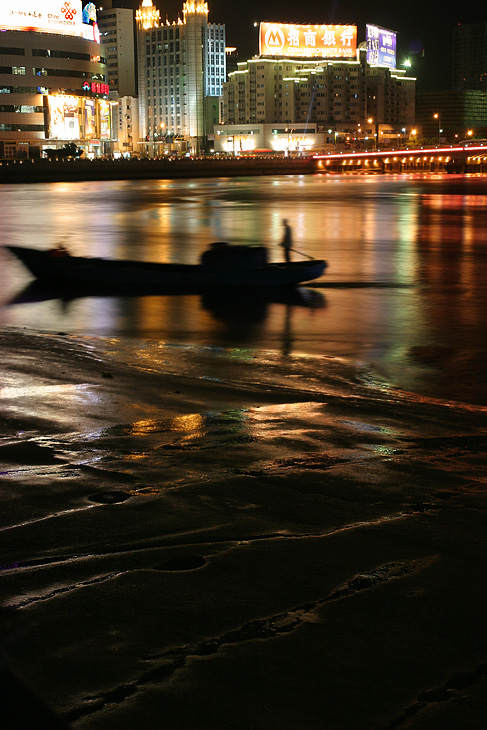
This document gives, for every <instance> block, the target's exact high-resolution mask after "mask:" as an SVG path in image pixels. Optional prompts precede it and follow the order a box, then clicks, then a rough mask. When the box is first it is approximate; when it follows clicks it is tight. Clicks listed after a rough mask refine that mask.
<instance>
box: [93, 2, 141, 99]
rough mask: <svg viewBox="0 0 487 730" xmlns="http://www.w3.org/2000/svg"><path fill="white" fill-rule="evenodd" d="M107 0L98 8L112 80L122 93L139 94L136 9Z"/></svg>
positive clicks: (110, 82) (116, 88) (103, 42)
mask: <svg viewBox="0 0 487 730" xmlns="http://www.w3.org/2000/svg"><path fill="white" fill-rule="evenodd" d="M114 5H115V3H114V2H112V0H104V2H103V8H102V9H100V10H99V11H98V26H99V29H100V43H101V47H102V49H103V55H104V56H105V58H106V60H107V67H108V83H109V84H110V90H111V91H117V92H118V94H119V96H136V95H137V84H136V67H135V56H136V54H135V25H134V11H133V10H130V9H129V8H117V7H113V6H114Z"/></svg>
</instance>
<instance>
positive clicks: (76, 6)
mask: <svg viewBox="0 0 487 730" xmlns="http://www.w3.org/2000/svg"><path fill="white" fill-rule="evenodd" d="M0 30H30V31H32V30H33V31H37V32H40V33H61V34H63V35H72V36H78V37H79V38H82V37H83V10H82V7H81V0H10V2H9V1H8V0H1V2H0Z"/></svg>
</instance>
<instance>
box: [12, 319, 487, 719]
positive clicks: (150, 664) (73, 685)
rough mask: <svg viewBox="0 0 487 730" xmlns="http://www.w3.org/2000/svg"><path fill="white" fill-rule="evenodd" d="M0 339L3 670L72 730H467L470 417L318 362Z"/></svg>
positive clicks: (471, 663) (472, 525)
mask: <svg viewBox="0 0 487 730" xmlns="http://www.w3.org/2000/svg"><path fill="white" fill-rule="evenodd" d="M0 342H1V345H2V355H3V357H2V372H3V378H2V387H1V390H0V395H1V401H0V420H1V423H2V440H1V442H0V461H1V462H2V475H1V477H0V489H1V495H2V496H1V501H2V510H1V518H0V519H1V565H2V573H1V581H0V598H1V602H2V605H3V606H5V607H10V608H11V609H12V610H13V611H14V615H15V619H16V620H17V619H18V620H19V622H20V624H21V626H22V627H23V630H21V631H19V634H18V636H16V637H15V640H14V641H13V643H12V645H11V647H10V649H9V655H10V660H11V667H12V668H13V670H15V672H16V673H17V674H18V676H19V677H21V679H22V681H23V682H25V683H27V684H28V685H29V686H30V687H32V688H34V689H35V691H36V692H37V693H38V695H39V696H40V697H41V698H42V699H43V700H44V701H45V702H46V703H47V704H48V705H49V706H50V707H51V708H53V710H54V711H55V713H56V714H57V715H58V716H59V717H61V718H63V719H65V720H66V721H67V722H68V723H69V724H70V726H72V727H73V728H79V730H81V729H83V730H85V729H86V730H88V729H89V730H95V729H96V730H98V729H100V730H101V729H103V730H111V729H112V728H117V730H132V729H133V728H135V727H143V728H145V729H146V730H151V729H152V728H154V729H155V728H160V727H164V728H168V729H170V730H206V728H208V729H210V728H211V730H228V728H232V730H240V729H242V730H243V729H244V728H245V729H249V728H253V729H254V730H257V729H259V730H271V729H274V728H280V729H283V730H305V729H313V730H314V729H315V728H316V730H318V729H319V730H323V728H330V729H333V730H342V729H343V730H353V729H355V728H356V729H357V730H364V729H371V728H396V727H397V728H433V727H441V728H442V730H444V729H445V728H462V729H463V728H478V727H481V726H482V723H483V718H484V716H485V712H486V709H487V707H486V705H487V702H486V699H485V698H486V696H487V695H486V691H485V690H486V688H487V663H486V662H487V646H486V644H487V640H486V638H485V628H484V618H483V617H484V612H485V610H484V608H485V598H486V596H487V586H486V578H485V575H486V574H487V571H486V565H485V563H486V557H485V556H486V554H487V551H486V549H485V548H486V544H485V543H486V537H485V524H484V523H485V508H486V499H485V464H486V453H485V452H486V448H485V447H486V442H487V433H486V427H485V409H483V408H481V407H470V406H468V405H462V404H453V403H446V402H441V401H433V400H431V399H427V398H420V397H418V396H414V395H413V394H408V393H403V392H401V391H394V390H391V389H389V388H387V386H386V385H385V384H383V383H381V382H380V381H379V380H378V379H376V378H375V376H374V374H373V373H370V372H369V371H366V370H365V369H363V368H360V367H358V366H356V365H354V364H352V363H347V362H344V361H340V360H338V359H332V358H324V357H310V356H300V355H299V354H295V355H290V356H285V355H281V354H279V353H276V352H264V351H261V352H259V351H251V350H241V349H240V350H238V349H223V348H204V347H190V346H184V345H180V346H174V345H170V344H167V343H163V342H159V341H157V342H156V341H154V342H149V341H146V342H142V341H136V340H125V341H121V340H114V339H92V338H81V337H78V338H77V337H74V336H66V335H62V334H57V335H52V334H51V335H47V334H42V333H35V332H32V331H27V330H25V331H19V330H15V329H9V328H4V329H3V330H2V331H1V332H0ZM19 710H20V711H21V710H22V706H21V705H19ZM6 727H10V726H8V725H7V726H6ZM12 727H15V725H12ZM19 727H21V725H20V726H19Z"/></svg>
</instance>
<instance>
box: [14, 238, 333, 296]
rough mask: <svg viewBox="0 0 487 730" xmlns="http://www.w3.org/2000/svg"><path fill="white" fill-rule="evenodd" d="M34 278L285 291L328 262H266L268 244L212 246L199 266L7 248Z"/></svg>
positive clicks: (316, 275) (122, 287)
mask: <svg viewBox="0 0 487 730" xmlns="http://www.w3.org/2000/svg"><path fill="white" fill-rule="evenodd" d="M6 248H7V250H9V251H10V252H11V253H12V254H14V256H16V257H17V258H18V259H19V260H20V261H21V262H22V263H23V264H24V266H25V267H26V268H27V269H29V271H30V272H31V274H32V275H33V276H34V277H35V278H36V279H40V280H43V281H47V282H51V283H62V284H63V286H65V285H66V284H72V285H76V286H96V287H97V288H103V287H106V288H107V289H112V290H113V289H114V288H116V289H119V290H120V292H123V291H126V292H127V293H130V290H131V289H132V288H133V287H135V288H138V289H141V288H142V289H143V290H145V291H149V290H151V291H157V290H160V291H164V290H165V289H167V288H171V289H173V290H175V291H177V290H178V289H181V290H184V289H186V290H187V289H189V288H199V289H205V288H215V287H276V286H277V287H283V286H294V285H297V284H301V283H303V282H306V281H312V280H313V279H317V278H319V277H320V276H321V275H322V274H323V272H324V271H325V269H326V266H327V264H326V262H325V261H322V260H318V259H316V260H315V259H311V260H307V261H295V262H290V263H284V262H283V263H275V264H269V263H268V262H267V249H266V248H265V247H264V246H230V245H229V244H227V243H213V244H212V245H211V247H210V249H208V250H207V251H205V252H204V253H203V255H202V256H201V260H200V263H199V264H165V263H146V262H143V261H124V260H113V259H104V258H95V257H93V258H90V257H84V256H71V255H70V253H69V252H68V251H67V250H66V249H64V248H63V247H61V246H59V247H57V248H52V249H49V250H47V251H42V250H39V249H34V248H26V247H20V246H7V247H6Z"/></svg>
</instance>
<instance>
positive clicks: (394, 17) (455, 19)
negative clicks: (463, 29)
mask: <svg viewBox="0 0 487 730" xmlns="http://www.w3.org/2000/svg"><path fill="white" fill-rule="evenodd" d="M115 4H116V0H115V2H114V5H115ZM118 4H119V5H122V4H123V5H125V7H132V8H134V9H135V8H137V7H138V6H139V5H140V4H141V0H120V2H119V3H118ZM153 4H154V5H155V6H156V7H157V8H158V9H159V10H160V13H161V20H162V21H163V20H164V19H165V18H166V16H167V18H168V19H169V21H172V20H175V19H176V18H177V16H178V13H180V12H181V10H182V6H183V0H169V2H162V0H153ZM208 7H209V21H210V22H211V23H223V24H225V27H226V37H227V45H229V46H235V47H236V48H237V53H238V55H239V57H240V58H241V59H242V60H244V59H246V58H250V57H252V56H255V55H258V53H259V35H258V24H259V23H260V22H265V21H275V22H281V23H285V22H289V23H300V24H306V23H317V24H322V23H330V24H334V23H344V24H353V25H357V29H358V40H359V41H361V40H365V26H366V24H367V23H371V24H375V25H378V26H382V27H384V28H388V29H390V30H393V31H395V32H396V33H397V41H398V56H397V64H398V67H401V64H402V63H403V62H404V61H405V60H406V58H409V59H410V60H411V62H412V71H411V73H412V74H413V75H415V76H416V77H417V79H418V88H423V89H449V88H451V78H452V61H451V58H452V39H453V28H454V26H455V25H456V24H458V23H476V22H483V21H484V20H486V19H487V13H486V18H478V17H475V16H476V12H475V11H474V10H471V9H468V8H466V9H464V8H451V7H446V8H442V10H441V14H439V13H438V11H437V10H436V9H435V8H433V7H431V6H429V5H426V4H425V3H424V2H420V1H419V0H412V2H410V3H408V4H407V5H391V4H390V3H387V2H385V0H382V1H381V2H378V3H375V4H374V6H373V8H371V7H368V6H364V4H363V3H361V2H358V0H350V2H348V3H341V2H337V1H335V2H332V3H330V5H329V6H327V7H325V8H316V7H308V8H297V7H296V5H295V4H294V3H291V2H289V0H280V2H277V1H276V0H267V2H266V3H265V5H263V4H262V3H260V2H255V0H249V2H247V3H246V6H245V17H244V18H242V13H241V11H240V10H237V9H236V8H232V7H229V6H228V4H226V3H225V2H224V0H210V1H209V3H208ZM254 24H257V26H256V25H254Z"/></svg>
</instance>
